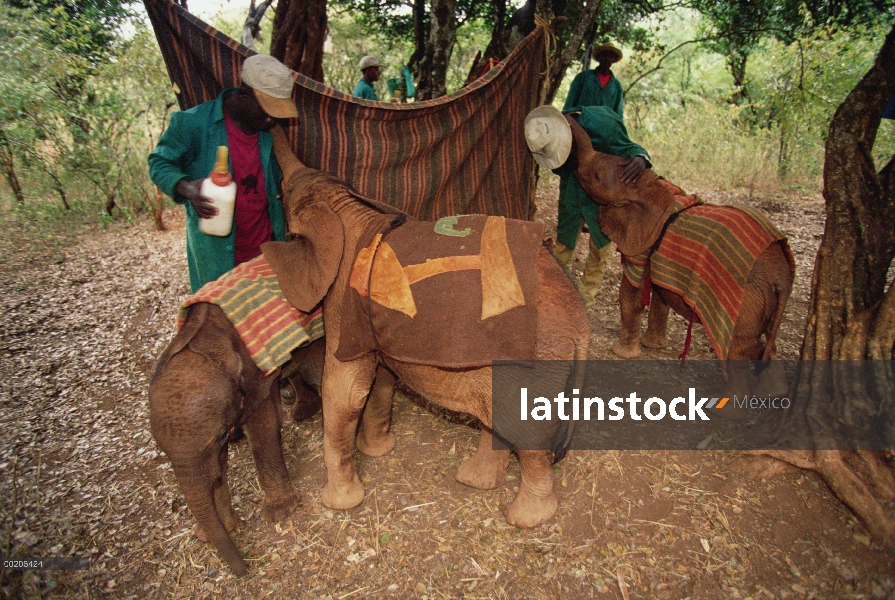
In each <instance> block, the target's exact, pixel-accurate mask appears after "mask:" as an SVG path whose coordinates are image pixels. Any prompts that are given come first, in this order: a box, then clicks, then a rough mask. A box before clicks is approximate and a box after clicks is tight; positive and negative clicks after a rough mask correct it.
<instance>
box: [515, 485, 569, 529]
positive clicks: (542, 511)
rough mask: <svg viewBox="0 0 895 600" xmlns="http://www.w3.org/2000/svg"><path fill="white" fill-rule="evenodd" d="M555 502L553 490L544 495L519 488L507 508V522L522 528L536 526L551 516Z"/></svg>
mask: <svg viewBox="0 0 895 600" xmlns="http://www.w3.org/2000/svg"><path fill="white" fill-rule="evenodd" d="M557 504H558V501H557V499H556V494H555V493H554V492H553V491H551V492H550V493H549V494H547V495H546V496H535V495H534V494H532V493H530V492H526V491H525V490H524V488H520V489H519V494H517V495H516V498H515V499H514V500H513V502H512V504H510V507H509V508H508V509H507V523H509V524H510V525H515V526H516V527H519V528H522V529H528V528H529V527H537V526H538V525H540V524H542V523H546V522H547V521H549V520H550V519H552V518H553V515H554V514H556V507H557Z"/></svg>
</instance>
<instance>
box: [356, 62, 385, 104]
mask: <svg viewBox="0 0 895 600" xmlns="http://www.w3.org/2000/svg"><path fill="white" fill-rule="evenodd" d="M358 66H359V67H360V72H361V73H362V74H363V76H362V77H361V79H360V81H359V82H357V86H356V87H355V88H354V92H353V93H352V94H351V95H352V96H354V97H355V98H363V99H364V100H379V96H378V95H377V94H376V90H375V89H374V88H373V84H374V83H376V82H377V81H379V67H380V65H379V59H378V58H376V57H375V56H373V55H372V54H368V55H367V56H365V57H363V58H362V59H360V64H359V65H358Z"/></svg>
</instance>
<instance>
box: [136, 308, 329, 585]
mask: <svg viewBox="0 0 895 600" xmlns="http://www.w3.org/2000/svg"><path fill="white" fill-rule="evenodd" d="M322 345H323V340H319V341H317V342H314V343H313V344H311V345H310V346H305V347H304V348H301V349H300V350H298V351H296V352H295V353H293V359H292V361H293V363H294V362H295V361H299V362H300V363H301V364H300V368H298V369H297V374H298V375H299V376H300V377H302V378H303V379H305V381H309V382H310V383H311V384H312V385H313V384H316V385H317V386H319V381H320V379H321V377H322V373H323V355H324V352H323V351H322V348H323V346H322ZM285 368H286V367H284V369H285ZM293 370H295V369H293ZM279 379H280V378H279V376H276V375H274V376H269V377H264V375H263V374H262V372H261V371H260V370H259V369H258V367H257V366H256V365H255V363H254V362H253V361H252V358H251V356H250V355H249V353H248V350H247V349H246V347H245V344H243V342H242V340H241V339H240V337H239V335H238V334H237V333H236V330H235V329H234V328H233V325H232V324H231V323H230V321H229V320H228V319H227V317H226V316H225V315H224V313H223V311H222V310H221V309H220V308H218V307H217V306H215V305H212V304H206V303H200V304H195V305H193V306H192V307H191V309H190V312H189V315H188V317H187V319H186V322H185V323H184V325H183V327H182V328H181V329H180V331H179V332H178V333H177V335H176V336H175V337H174V339H173V340H172V341H171V343H170V344H169V345H168V347H167V349H165V351H164V353H163V354H162V356H161V358H160V359H159V362H158V365H157V367H156V371H155V374H154V375H153V377H152V380H151V381H150V383H149V407H150V411H151V412H150V421H151V425H152V435H153V436H154V437H155V440H156V442H158V445H159V447H161V449H162V450H163V451H164V452H165V454H166V455H167V456H168V458H169V459H170V460H171V466H172V467H173V468H174V474H175V475H176V477H177V481H178V483H179V484H180V489H181V491H182V492H183V494H184V496H185V497H186V502H187V505H188V506H189V508H190V510H191V511H192V513H193V516H194V517H195V518H196V528H195V529H194V532H195V534H196V535H197V536H198V537H199V539H201V540H203V541H208V542H211V543H212V544H214V546H215V548H216V549H217V551H218V552H219V554H220V556H221V558H222V559H223V560H224V561H225V562H226V563H227V564H228V565H229V566H230V568H231V569H233V571H234V572H235V573H236V574H237V575H243V574H245V573H246V571H247V570H248V567H247V565H246V563H245V561H244V560H243V559H242V557H241V556H240V554H239V551H238V550H237V549H236V546H235V545H234V544H233V540H231V539H230V535H229V534H228V533H227V532H228V531H230V530H232V529H233V528H234V527H235V526H236V524H237V522H238V520H239V519H238V517H237V516H236V514H235V513H234V511H233V506H232V504H231V502H230V491H229V488H228V486H227V439H228V436H229V434H230V433H231V432H233V431H234V430H235V429H236V428H237V427H240V426H241V427H243V428H244V429H245V432H246V434H247V435H248V438H249V440H250V442H251V446H252V454H253V456H254V458H255V465H256V467H257V469H258V480H259V482H260V484H261V488H262V489H263V490H264V503H263V507H262V512H263V514H264V516H265V517H266V518H268V519H270V520H272V521H280V520H282V519H284V518H286V517H287V516H288V515H289V514H290V513H291V512H292V511H293V510H294V509H295V507H296V506H297V505H298V502H299V500H298V495H297V494H296V493H295V491H294V490H293V488H292V484H291V483H290V481H289V473H288V472H287V470H286V462H285V460H284V458H283V449H282V444H281V439H280V425H281V421H282V418H281V413H280V406H279V403H280V396H279V385H278V384H279Z"/></svg>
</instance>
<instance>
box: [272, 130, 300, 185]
mask: <svg viewBox="0 0 895 600" xmlns="http://www.w3.org/2000/svg"><path fill="white" fill-rule="evenodd" d="M270 132H271V134H272V135H273V152H274V155H276V157H277V163H279V165H280V170H282V171H283V179H284V180H288V179H289V177H290V176H291V175H292V174H293V173H294V172H296V171H297V170H299V169H306V168H308V167H307V165H305V164H304V163H303V162H301V161H300V160H298V157H297V156H295V152H293V151H292V146H291V145H290V144H289V139H288V138H287V137H286V132H284V131H283V128H282V127H280V126H279V125H277V126H276V127H274V128H273V129H271V130H270Z"/></svg>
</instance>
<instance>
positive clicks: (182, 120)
mask: <svg viewBox="0 0 895 600" xmlns="http://www.w3.org/2000/svg"><path fill="white" fill-rule="evenodd" d="M292 88H293V80H292V71H291V70H289V68H288V67H286V66H285V65H284V64H282V63H281V62H280V61H278V60H277V59H275V58H274V57H272V56H268V55H263V54H256V55H254V56H251V57H249V58H247V59H245V61H243V64H242V71H241V85H240V86H239V87H238V88H228V89H226V90H224V91H223V92H221V94H220V95H219V96H218V97H217V99H215V100H209V101H208V102H204V103H202V104H199V105H198V106H194V107H193V108H191V109H189V110H183V111H179V112H175V113H173V114H172V115H171V122H170V124H169V125H168V128H167V129H166V130H165V132H164V133H163V134H162V135H161V137H160V138H159V141H158V145H157V146H156V147H155V149H154V150H153V151H152V153H151V154H150V155H149V158H148V163H149V177H150V179H152V182H153V183H155V185H157V186H158V188H159V189H160V190H161V191H162V192H163V193H165V194H167V195H168V196H170V197H171V198H173V199H174V201H175V202H176V203H177V204H182V205H184V207H185V208H186V254H187V265H188V267H189V275H190V289H191V291H192V292H193V293H196V292H197V291H199V288H201V287H202V286H203V285H205V284H206V283H208V282H209V281H214V280H215V279H217V278H218V277H220V276H221V275H223V274H224V273H226V272H228V271H230V270H231V269H233V267H235V266H236V264H238V262H240V261H239V260H238V259H239V258H240V250H241V249H243V248H244V246H246V245H248V246H251V247H250V248H247V249H246V252H247V253H248V254H251V255H252V256H257V255H258V254H260V253H261V249H260V243H261V242H264V241H268V240H271V239H273V240H284V239H286V238H285V235H286V224H285V223H286V221H285V216H284V214H283V206H282V204H281V203H280V200H279V198H278V195H279V193H280V181H281V180H282V179H283V175H282V172H281V171H280V166H279V164H277V161H276V157H275V156H274V153H273V136H272V135H271V133H270V131H269V130H270V129H271V128H272V127H273V126H274V125H276V120H275V119H291V118H296V117H298V109H297V108H296V106H295V102H294V101H293V100H292ZM238 140H243V141H244V142H245V146H246V148H245V151H244V152H236V150H237V147H236V146H235V145H234V144H235V142H236V141H238ZM218 146H227V147H229V148H230V167H231V172H233V174H234V179H235V180H236V184H237V190H238V191H237V198H236V207H235V210H234V217H233V218H234V227H233V228H232V230H231V232H230V234H229V235H227V236H225V237H216V236H213V235H206V234H204V233H202V231H201V230H200V229H199V219H200V218H210V217H213V216H214V215H216V214H217V213H218V209H217V208H215V206H214V205H213V204H212V203H211V202H210V201H209V200H208V198H206V197H205V196H203V195H202V194H201V193H200V190H201V185H202V181H203V180H204V179H205V178H206V177H207V176H208V174H209V173H210V172H211V170H212V169H213V168H214V165H215V159H216V157H217V148H218ZM239 147H240V148H241V147H242V146H239ZM247 188H251V190H250V191H252V192H253V194H252V195H251V196H249V195H248V190H247ZM243 200H246V201H245V202H244V201H243ZM244 216H245V217H247V218H246V219H243V217H244ZM248 258H250V256H245V257H243V260H247V259H248Z"/></svg>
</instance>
